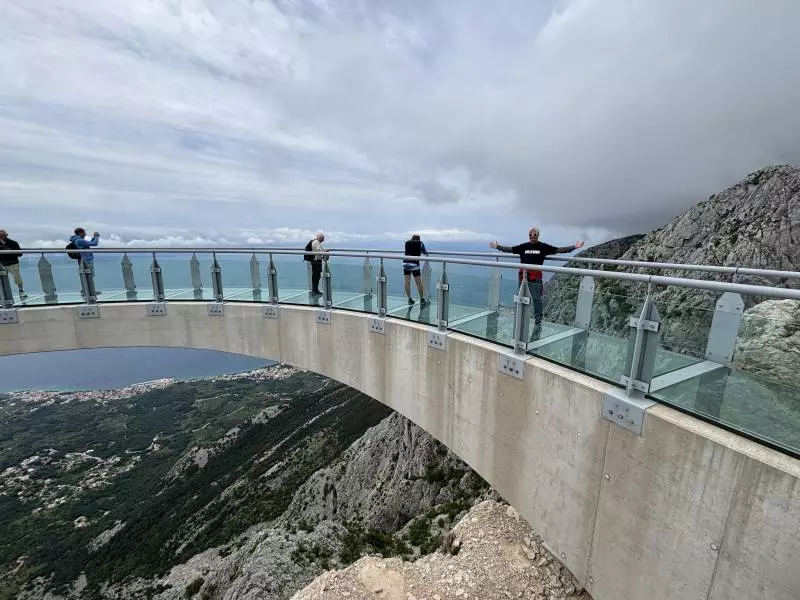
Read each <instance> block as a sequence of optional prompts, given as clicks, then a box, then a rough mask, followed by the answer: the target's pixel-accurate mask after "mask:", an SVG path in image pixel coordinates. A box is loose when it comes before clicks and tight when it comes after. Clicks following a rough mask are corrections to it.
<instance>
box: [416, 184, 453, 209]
mask: <svg viewBox="0 0 800 600" xmlns="http://www.w3.org/2000/svg"><path fill="white" fill-rule="evenodd" d="M414 189H416V190H417V191H419V192H420V193H421V194H422V197H423V198H424V199H425V202H428V203H429V204H455V203H456V202H458V195H457V194H456V193H455V192H454V191H453V190H451V189H448V188H447V187H445V186H444V185H442V184H441V183H439V182H438V181H433V180H430V181H423V182H422V183H418V184H417V185H415V186H414Z"/></svg>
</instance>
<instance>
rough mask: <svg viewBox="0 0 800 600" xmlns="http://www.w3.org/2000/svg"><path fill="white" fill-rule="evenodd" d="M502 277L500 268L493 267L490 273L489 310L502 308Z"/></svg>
mask: <svg viewBox="0 0 800 600" xmlns="http://www.w3.org/2000/svg"><path fill="white" fill-rule="evenodd" d="M495 262H497V260H495ZM502 278H503V276H502V274H501V273H500V268H499V267H492V274H491V275H489V303H488V306H489V310H494V311H498V310H500V282H501V280H502Z"/></svg>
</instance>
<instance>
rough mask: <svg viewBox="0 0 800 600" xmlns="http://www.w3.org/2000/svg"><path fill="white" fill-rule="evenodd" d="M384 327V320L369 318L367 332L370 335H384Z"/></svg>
mask: <svg viewBox="0 0 800 600" xmlns="http://www.w3.org/2000/svg"><path fill="white" fill-rule="evenodd" d="M385 325H386V319H376V318H375V317H370V318H369V330H370V331H371V332H372V333H386V332H385Z"/></svg>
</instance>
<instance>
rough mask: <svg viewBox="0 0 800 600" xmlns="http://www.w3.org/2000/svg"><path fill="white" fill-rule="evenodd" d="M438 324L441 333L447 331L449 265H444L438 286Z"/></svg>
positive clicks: (448, 318)
mask: <svg viewBox="0 0 800 600" xmlns="http://www.w3.org/2000/svg"><path fill="white" fill-rule="evenodd" d="M436 291H437V298H436V324H437V327H438V328H439V331H447V322H448V321H449V320H450V284H449V283H448V282H447V263H444V262H443V263H442V276H441V277H440V278H439V283H438V284H436Z"/></svg>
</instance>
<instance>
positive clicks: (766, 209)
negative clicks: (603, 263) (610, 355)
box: [546, 165, 800, 355]
mask: <svg viewBox="0 0 800 600" xmlns="http://www.w3.org/2000/svg"><path fill="white" fill-rule="evenodd" d="M798 242H800V168H798V167H794V166H787V165H783V166H775V167H768V168H765V169H762V170H760V171H756V172H755V173H751V174H750V175H748V176H747V177H746V178H745V179H743V180H742V181H740V182H739V183H737V184H736V185H734V186H732V187H730V188H728V189H727V190H724V191H723V192H720V193H719V194H715V195H713V196H711V197H710V198H709V199H708V200H706V201H704V202H700V203H698V204H696V205H695V206H693V207H692V208H690V209H688V210H687V211H685V212H684V213H682V214H680V215H679V216H677V217H676V218H675V219H673V220H672V221H671V222H670V223H668V224H667V225H665V226H664V227H662V228H660V229H658V230H656V231H653V232H651V233H649V234H647V235H645V236H644V237H642V238H641V239H639V240H637V241H635V243H633V244H632V245H631V246H630V248H628V249H627V250H626V251H625V252H623V253H622V254H621V255H620V256H619V257H618V258H620V259H623V260H644V261H658V262H677V263H685V264H711V265H730V266H743V267H754V268H767V269H781V270H798V269H800V245H798ZM605 269H608V270H612V269H613V270H617V269H616V268H614V267H606V268H605ZM632 271H633V272H640V273H647V274H663V275H668V276H673V277H690V278H694V279H706V280H714V281H732V280H734V281H736V282H738V283H753V284H767V285H781V286H787V287H797V286H800V281H798V280H780V281H776V280H775V279H764V278H759V277H752V276H744V275H738V276H736V277H735V278H733V277H731V276H729V275H719V274H715V273H699V272H690V271H685V270H675V271H664V272H657V271H655V270H653V271H652V273H650V272H649V271H648V270H644V269H633V270H632ZM569 279H572V280H573V281H572V282H571V283H568V282H567V280H569ZM575 279H576V278H573V277H571V276H564V275H557V276H556V277H554V280H553V282H552V283H551V286H550V287H549V288H548V292H549V290H551V289H552V290H553V293H548V295H547V296H546V302H547V303H548V305H547V309H546V310H547V317H549V318H550V319H551V320H555V321H559V322H571V321H570V316H571V315H574V296H564V297H561V296H557V295H556V293H557V292H556V291H557V290H559V289H562V288H563V289H574V288H576V287H577V282H576V281H574V280H575ZM595 285H596V289H595V304H594V308H593V312H592V324H591V328H592V330H594V331H600V332H606V333H610V334H613V335H617V336H627V319H628V317H629V316H630V315H632V314H634V313H635V312H636V311H637V310H638V308H639V306H640V304H641V300H642V299H643V297H644V294H645V292H646V286H645V285H644V284H633V283H627V282H622V281H612V280H602V279H598V280H597V281H596V282H595ZM653 291H654V294H655V299H656V306H657V307H658V310H659V312H660V314H661V317H662V321H663V326H662V341H663V343H664V345H666V346H668V347H670V348H671V349H673V350H676V351H678V352H684V353H690V354H696V355H702V354H703V353H704V350H705V344H706V340H707V337H708V331H709V328H710V326H711V318H712V316H713V310H714V306H715V302H716V297H717V294H715V293H712V292H704V291H702V290H695V289H690V288H679V287H663V286H655V287H654V290H653ZM744 300H745V305H746V306H747V307H750V306H753V305H755V304H757V303H759V302H760V301H762V300H763V298H760V297H752V296H751V297H746V298H744ZM570 311H571V312H570Z"/></svg>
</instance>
